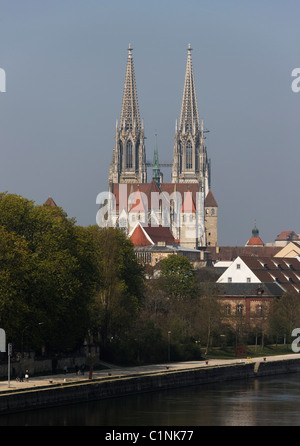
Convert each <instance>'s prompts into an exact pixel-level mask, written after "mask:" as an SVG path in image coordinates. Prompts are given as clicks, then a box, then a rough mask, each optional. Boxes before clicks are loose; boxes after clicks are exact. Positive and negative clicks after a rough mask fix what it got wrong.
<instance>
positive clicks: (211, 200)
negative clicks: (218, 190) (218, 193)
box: [204, 190, 218, 208]
mask: <svg viewBox="0 0 300 446" xmlns="http://www.w3.org/2000/svg"><path fill="white" fill-rule="evenodd" d="M204 206H205V207H211V208H213V207H214V208H215V207H218V203H217V202H216V200H215V197H214V196H213V193H212V191H211V190H210V191H209V192H208V194H207V195H206V197H205V200H204Z"/></svg>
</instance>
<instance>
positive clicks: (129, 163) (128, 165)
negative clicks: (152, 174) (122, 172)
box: [126, 140, 132, 169]
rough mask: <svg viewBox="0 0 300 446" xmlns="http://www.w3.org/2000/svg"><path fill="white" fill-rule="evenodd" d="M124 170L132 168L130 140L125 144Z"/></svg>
mask: <svg viewBox="0 0 300 446" xmlns="http://www.w3.org/2000/svg"><path fill="white" fill-rule="evenodd" d="M126 168H127V169H131V168H132V142H131V141H130V140H129V141H127V144H126Z"/></svg>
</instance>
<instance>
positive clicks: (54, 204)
mask: <svg viewBox="0 0 300 446" xmlns="http://www.w3.org/2000/svg"><path fill="white" fill-rule="evenodd" d="M43 206H50V207H56V206H57V205H56V203H55V201H54V200H53V198H51V197H49V198H48V200H47V201H45V203H44V205H43Z"/></svg>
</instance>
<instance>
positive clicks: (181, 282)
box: [160, 254, 197, 302]
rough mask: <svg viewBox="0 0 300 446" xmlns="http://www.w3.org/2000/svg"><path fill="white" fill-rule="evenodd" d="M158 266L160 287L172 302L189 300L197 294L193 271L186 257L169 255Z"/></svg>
mask: <svg viewBox="0 0 300 446" xmlns="http://www.w3.org/2000/svg"><path fill="white" fill-rule="evenodd" d="M160 266H161V287H162V289H164V290H165V292H167V294H168V296H169V297H170V299H171V300H172V301H173V302H175V301H180V300H185V299H189V298H190V297H192V296H194V295H195V293H197V285H196V281H195V273H194V269H193V266H192V264H191V263H190V262H189V260H188V259H187V258H186V257H183V256H177V255H175V254H173V255H170V256H168V257H167V258H165V259H163V260H162V261H161V262H160Z"/></svg>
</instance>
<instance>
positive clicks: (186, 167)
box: [109, 44, 206, 184]
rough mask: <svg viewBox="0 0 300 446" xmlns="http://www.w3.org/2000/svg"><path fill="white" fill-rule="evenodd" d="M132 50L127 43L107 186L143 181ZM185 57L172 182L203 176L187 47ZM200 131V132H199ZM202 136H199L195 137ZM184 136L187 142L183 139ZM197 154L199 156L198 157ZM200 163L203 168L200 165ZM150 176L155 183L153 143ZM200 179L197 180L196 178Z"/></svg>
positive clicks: (144, 170) (156, 167) (156, 169)
mask: <svg viewBox="0 0 300 446" xmlns="http://www.w3.org/2000/svg"><path fill="white" fill-rule="evenodd" d="M132 51H133V48H132V47H131V44H129V48H128V57H127V66H126V75H125V84H124V92H123V100H122V109H121V117H120V123H119V125H118V123H117V125H116V136H115V138H116V144H115V147H114V152H113V160H112V163H111V168H110V176H109V183H110V184H112V183H122V182H126V183H145V182H147V168H146V155H145V145H144V140H145V136H144V125H143V122H142V124H141V119H140V112H139V105H138V97H137V89H136V82H135V74H134V64H133V57H132ZM187 51H188V56H187V64H186V72H185V80H184V89H183V96H182V104H181V114H180V122H179V128H178V126H177V124H176V135H175V139H176V140H177V142H176V143H175V147H174V159H173V170H172V182H202V183H203V181H202V180H203V178H202V177H203V175H206V174H205V173H204V171H206V157H205V154H204V153H203V148H201V147H200V146H199V144H202V142H199V141H200V140H201V141H202V140H203V131H201V129H200V125H199V115H198V106H197V98H196V88H195V80H194V73H193V66H192V55H191V52H192V48H191V45H190V44H189V46H188V49H187ZM202 130H203V129H202ZM200 133H201V135H202V137H200V136H199V135H200ZM186 135H187V138H188V140H186V138H185V137H186ZM200 152H201V156H200ZM201 163H202V164H203V163H204V164H203V165H201ZM153 167H154V169H153V175H154V176H155V177H156V181H157V182H159V177H160V171H159V162H158V153H157V142H156V141H155V153H154V162H153ZM200 177H201V178H200Z"/></svg>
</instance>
